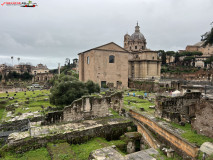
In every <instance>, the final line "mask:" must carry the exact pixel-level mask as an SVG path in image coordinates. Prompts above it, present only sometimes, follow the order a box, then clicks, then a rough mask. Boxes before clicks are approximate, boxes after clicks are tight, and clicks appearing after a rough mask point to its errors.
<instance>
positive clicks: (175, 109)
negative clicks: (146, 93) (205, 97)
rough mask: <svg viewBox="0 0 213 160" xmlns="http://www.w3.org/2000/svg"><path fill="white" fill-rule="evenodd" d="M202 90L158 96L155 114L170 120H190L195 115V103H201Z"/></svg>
mask: <svg viewBox="0 0 213 160" xmlns="http://www.w3.org/2000/svg"><path fill="white" fill-rule="evenodd" d="M200 97H201V93H200V92H192V93H185V94H184V95H183V96H178V97H164V96H158V97H157V98H156V109H155V116H156V117H159V118H164V119H166V120H169V121H174V122H176V123H179V122H190V121H191V119H192V118H194V117H195V105H196V104H197V103H199V101H200Z"/></svg>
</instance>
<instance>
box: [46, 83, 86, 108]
mask: <svg viewBox="0 0 213 160" xmlns="http://www.w3.org/2000/svg"><path fill="white" fill-rule="evenodd" d="M50 91H51V95H50V103H51V104H54V105H69V104H71V103H72V102H73V101H74V100H76V99H78V98H81V96H83V95H86V94H88V90H87V88H86V86H85V84H84V83H83V82H80V81H66V82H60V83H59V84H58V85H56V86H54V87H53V88H52V89H51V90H50Z"/></svg>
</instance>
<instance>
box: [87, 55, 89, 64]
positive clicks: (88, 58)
mask: <svg viewBox="0 0 213 160" xmlns="http://www.w3.org/2000/svg"><path fill="white" fill-rule="evenodd" d="M87 64H89V56H88V57H87Z"/></svg>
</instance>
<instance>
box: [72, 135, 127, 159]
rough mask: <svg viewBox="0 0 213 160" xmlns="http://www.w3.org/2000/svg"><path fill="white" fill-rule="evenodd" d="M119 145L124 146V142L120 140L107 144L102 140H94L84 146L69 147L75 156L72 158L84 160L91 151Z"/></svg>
mask: <svg viewBox="0 0 213 160" xmlns="http://www.w3.org/2000/svg"><path fill="white" fill-rule="evenodd" d="M121 144H125V142H123V141H121V140H117V141H109V142H108V141H106V140H105V139H103V138H95V139H92V140H90V141H88V142H87V143H84V144H80V145H71V150H72V151H73V152H74V153H75V156H73V157H72V158H73V159H77V160H86V159H88V157H89V154H90V153H91V152H92V151H93V150H96V149H100V148H103V147H108V146H111V145H121Z"/></svg>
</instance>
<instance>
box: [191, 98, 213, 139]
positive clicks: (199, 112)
mask: <svg viewBox="0 0 213 160" xmlns="http://www.w3.org/2000/svg"><path fill="white" fill-rule="evenodd" d="M212 115H213V101H212V100H205V99H201V100H200V101H199V102H198V103H197V104H196V105H195V117H196V118H194V119H192V123H191V124H192V128H193V129H194V130H196V131H197V133H199V134H202V135H205V136H208V137H211V138H213V127H212V126H213V116H212Z"/></svg>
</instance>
